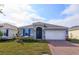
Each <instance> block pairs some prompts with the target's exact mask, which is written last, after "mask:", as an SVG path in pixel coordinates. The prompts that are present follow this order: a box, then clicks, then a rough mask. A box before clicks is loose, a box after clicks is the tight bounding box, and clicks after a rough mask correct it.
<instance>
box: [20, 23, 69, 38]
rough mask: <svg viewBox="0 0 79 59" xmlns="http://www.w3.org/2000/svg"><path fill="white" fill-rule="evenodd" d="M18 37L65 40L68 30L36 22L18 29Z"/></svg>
mask: <svg viewBox="0 0 79 59" xmlns="http://www.w3.org/2000/svg"><path fill="white" fill-rule="evenodd" d="M19 31H20V35H21V36H23V37H28V36H30V37H32V38H34V39H46V40H65V39H66V38H67V37H68V28H67V27H64V26H58V25H53V24H48V23H42V22H36V23H32V24H31V25H27V26H23V27H20V28H19Z"/></svg>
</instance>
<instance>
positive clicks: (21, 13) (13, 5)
mask: <svg viewBox="0 0 79 59" xmlns="http://www.w3.org/2000/svg"><path fill="white" fill-rule="evenodd" d="M2 2H3V3H4V7H3V12H4V14H5V15H6V16H3V15H0V22H8V23H11V24H14V25H16V26H24V25H27V24H31V23H33V22H36V21H42V20H43V19H44V18H43V17H41V16H39V15H38V14H37V11H36V10H34V9H33V8H32V6H31V5H30V4H27V0H12V1H11V0H6V1H5V0H2Z"/></svg>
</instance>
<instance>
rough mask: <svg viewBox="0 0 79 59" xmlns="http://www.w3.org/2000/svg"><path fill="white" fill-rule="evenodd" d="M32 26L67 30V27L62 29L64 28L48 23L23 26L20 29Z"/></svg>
mask: <svg viewBox="0 0 79 59" xmlns="http://www.w3.org/2000/svg"><path fill="white" fill-rule="evenodd" d="M33 25H41V26H44V27H45V29H68V28H67V27H64V26H59V25H54V24H48V23H43V22H36V23H33V24H31V25H27V26H23V27H20V28H24V27H27V28H33Z"/></svg>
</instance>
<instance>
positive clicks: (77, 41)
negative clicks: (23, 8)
mask: <svg viewBox="0 0 79 59" xmlns="http://www.w3.org/2000/svg"><path fill="white" fill-rule="evenodd" d="M67 41H69V42H72V43H77V44H79V39H68V40H67Z"/></svg>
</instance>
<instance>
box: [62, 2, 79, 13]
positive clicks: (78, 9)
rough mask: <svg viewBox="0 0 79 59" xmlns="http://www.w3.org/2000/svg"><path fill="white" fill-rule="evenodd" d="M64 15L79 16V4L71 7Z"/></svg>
mask: <svg viewBox="0 0 79 59" xmlns="http://www.w3.org/2000/svg"><path fill="white" fill-rule="evenodd" d="M62 14H79V4H74V5H70V6H69V7H68V8H66V9H65V10H64V11H63V12H62Z"/></svg>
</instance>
